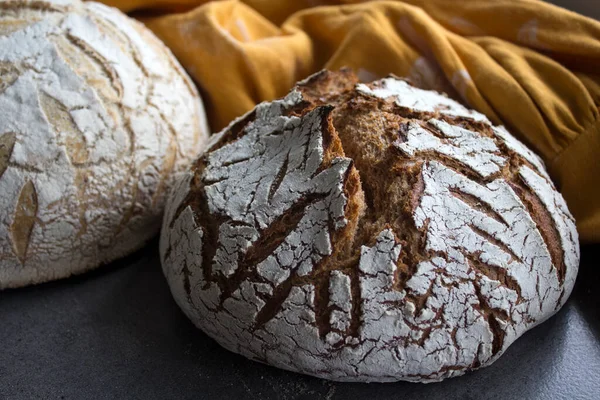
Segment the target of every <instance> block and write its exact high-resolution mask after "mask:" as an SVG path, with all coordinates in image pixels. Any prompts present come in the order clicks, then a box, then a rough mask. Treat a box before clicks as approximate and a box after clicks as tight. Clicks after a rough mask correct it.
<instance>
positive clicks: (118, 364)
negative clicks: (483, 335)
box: [0, 241, 600, 400]
mask: <svg viewBox="0 0 600 400" xmlns="http://www.w3.org/2000/svg"><path fill="white" fill-rule="evenodd" d="M157 247H158V245H157V242H156V241H154V242H152V243H150V245H149V246H148V247H147V248H146V249H145V250H142V251H140V252H138V253H136V254H134V255H133V256H130V257H128V258H126V259H124V260H121V261H120V262H118V263H113V264H111V265H109V266H106V267H104V268H101V269H100V270H99V271H96V272H92V273H90V274H86V275H83V276H80V277H74V278H70V279H67V280H63V281H59V282H54V283H49V284H43V285H39V286H35V287H30V288H25V289H18V290H8V291H4V292H0V344H1V345H2V350H1V351H0V399H38V398H39V399H98V398H110V399H122V398H127V399H170V398H176V399H220V398H224V399H344V400H351V399H365V398H372V399H399V398H402V399H410V398H418V399H444V400H449V399H463V400H464V399H569V400H570V399H590V400H591V399H600V289H599V288H600V267H599V264H600V246H588V247H584V248H583V250H582V262H581V267H580V273H579V276H578V278H577V283H576V286H575V289H574V291H573V294H572V295H571V297H570V299H569V300H568V302H567V303H566V305H565V306H564V307H563V309H562V310H560V311H559V312H558V313H557V314H556V315H555V316H554V317H552V318H551V319H549V320H548V321H547V322H545V323H543V324H542V325H540V326H538V327H536V328H534V329H533V330H532V331H530V332H528V333H526V334H525V335H524V336H523V337H522V338H520V339H518V340H517V341H516V342H515V343H514V344H513V345H512V346H511V347H510V348H509V349H508V350H507V352H506V353H505V354H504V355H503V356H502V357H501V358H500V359H499V360H498V361H497V362H496V363H495V364H493V365H492V366H490V367H488V368H484V369H481V370H479V371H475V372H471V373H469V374H467V375H465V376H462V377H459V378H454V379H450V380H446V381H444V382H442V383H434V384H427V385H424V384H415V383H405V382H399V383H386V384H348V383H334V382H328V381H324V380H320V379H317V378H312V377H307V376H303V375H299V374H295V373H291V372H286V371H281V370H277V369H275V368H272V367H268V366H266V365H262V364H259V363H256V362H253V361H249V360H246V359H245V358H243V357H241V356H238V355H236V354H233V353H230V352H229V351H227V350H224V349H222V348H221V347H220V346H219V345H217V344H216V343H215V342H214V341H213V340H212V339H210V338H209V337H207V336H206V335H205V334H203V333H202V332H201V331H199V330H197V329H196V328H195V327H194V326H193V325H192V323H191V322H189V321H188V320H187V318H186V317H185V316H184V315H183V313H182V312H181V311H180V310H179V308H178V307H177V305H176V304H175V302H174V301H173V299H172V297H171V295H170V293H169V289H168V286H167V283H166V281H165V279H164V278H163V276H162V272H161V270H160V264H159V259H158V254H157V250H156V249H157Z"/></svg>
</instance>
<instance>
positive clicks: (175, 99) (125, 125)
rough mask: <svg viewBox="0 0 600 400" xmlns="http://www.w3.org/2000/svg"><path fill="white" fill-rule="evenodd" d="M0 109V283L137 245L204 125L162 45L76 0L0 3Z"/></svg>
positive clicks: (13, 283) (80, 265)
mask: <svg viewBox="0 0 600 400" xmlns="http://www.w3.org/2000/svg"><path fill="white" fill-rule="evenodd" d="M0 115H1V117H0V210H1V211H0V218H1V221H0V289H2V288H7V287H19V286H24V285H27V284H32V283H40V282H45V281H49V280H53V279H58V278H63V277H67V276H69V275H71V274H76V273H81V272H84V271H86V270H89V269H92V268H94V267H96V266H98V265H100V264H103V263H107V262H110V261H112V260H114V259H116V258H118V257H121V256H124V255H126V254H128V253H130V252H132V251H134V250H136V249H138V248H139V247H141V246H142V245H143V244H144V243H145V242H146V241H147V240H148V239H150V238H151V237H152V236H153V235H155V234H156V232H157V231H158V228H159V227H160V220H161V215H162V211H163V207H164V203H165V197H166V196H165V193H166V188H168V187H170V186H171V185H172V183H173V177H174V173H176V172H178V171H183V170H184V168H185V167H186V166H187V165H188V164H189V162H190V161H191V160H192V159H193V158H194V157H195V156H196V155H197V154H198V152H199V151H201V150H202V148H203V147H204V145H205V142H206V138H207V136H208V127H207V126H206V122H205V117H204V108H203V105H202V102H201V100H200V98H199V96H198V93H197V91H196V89H195V88H194V86H193V84H192V83H191V81H190V80H189V78H188V77H187V76H186V75H185V72H184V71H183V70H182V68H181V67H180V66H179V64H178V63H177V61H176V60H175V58H174V57H173V55H172V54H171V53H170V52H169V50H167V49H166V47H164V45H162V43H160V42H159V40H158V39H157V38H156V37H154V36H153V35H152V34H151V33H150V32H149V31H148V30H147V29H145V28H144V27H143V26H142V25H141V24H139V23H137V22H135V21H133V20H131V19H129V18H128V17H126V16H125V15H123V14H122V13H120V12H119V11H117V10H116V9H112V8H109V7H106V6H103V5H101V4H98V3H92V2H88V3H82V2H79V1H75V0H72V1H71V0H69V1H16V0H15V1H13V0H9V1H2V2H0Z"/></svg>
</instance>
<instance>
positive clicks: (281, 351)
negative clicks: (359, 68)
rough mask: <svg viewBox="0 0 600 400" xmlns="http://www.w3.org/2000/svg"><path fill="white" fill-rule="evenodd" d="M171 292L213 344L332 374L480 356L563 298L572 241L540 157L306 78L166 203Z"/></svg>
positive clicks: (389, 91) (369, 88) (347, 82)
mask: <svg viewBox="0 0 600 400" xmlns="http://www.w3.org/2000/svg"><path fill="white" fill-rule="evenodd" d="M161 257H162V262H163V268H164V272H165V275H166V276H167V279H168V281H169V284H170V286H171V290H172V292H173V294H174V296H175V299H176V300H177V302H178V303H179V305H180V306H181V307H182V309H183V310H184V311H185V312H186V314H187V315H188V316H189V317H190V318H191V319H192V320H193V321H194V323H196V324H197V325H198V326H199V327H200V328H202V329H203V330H204V331H205V332H206V333H208V334H209V335H210V336H211V337H213V338H215V340H217V341H218V342H219V343H221V344H222V345H223V346H225V347H226V348H228V349H230V350H232V351H235V352H238V353H241V354H243V355H245V356H247V357H249V358H252V359H255V360H259V361H262V362H265V363H269V364H272V365H275V366H278V367H281V368H285V369H289V370H293V371H299V372H303V373H307V374H311V375H315V376H319V377H324V378H328V379H334V380H342V381H395V380H411V381H435V380H441V379H443V378H446V377H451V376H456V375H461V374H463V373H464V372H465V371H468V370H472V369H475V368H478V367H481V366H484V365H488V364H490V363H491V362H493V361H494V360H495V359H496V358H497V357H499V356H500V354H502V352H503V351H504V350H505V349H506V348H507V347H508V346H509V345H510V344H511V343H512V342H513V341H514V340H515V339H516V338H517V337H519V336H520V335H521V334H522V333H523V332H525V331H526V330H527V329H529V328H531V327H533V326H534V325H536V324H538V323H540V322H542V321H543V320H545V319H546V318H548V317H549V316H550V315H552V314H553V313H554V312H556V310H558V309H559V308H560V306H561V305H562V304H563V303H564V302H565V300H566V299H567V297H568V295H569V293H570V291H571V289H572V287H573V283H574V280H575V276H576V273H577V267H578V262H579V247H578V239H577V232H576V230H575V225H574V221H573V218H572V216H571V215H570V213H569V211H568V210H567V207H566V205H565V202H564V200H563V199H562V197H561V196H560V194H559V193H558V192H557V191H556V190H555V188H554V186H553V184H552V182H551V181H550V179H549V177H548V176H547V174H546V172H545V170H544V166H543V164H542V162H541V161H540V159H539V158H538V157H537V156H536V155H534V154H533V153H532V152H531V151H530V150H528V149H527V148H526V147H525V146H524V145H523V144H521V143H520V142H518V141H517V140H516V139H515V138H513V137H512V136H511V135H510V134H509V133H508V132H507V131H506V130H505V129H504V128H502V127H495V126H492V124H491V123H490V122H489V121H488V120H487V118H486V117H485V116H483V115H482V114H479V113H477V112H475V111H471V110H468V109H467V108H465V107H463V106H462V105H460V104H458V103H457V102H455V101H453V100H451V99H449V98H447V97H445V96H443V95H441V94H439V93H436V92H431V91H424V90H420V89H417V88H414V87H412V86H411V85H410V84H408V83H407V82H405V81H403V80H401V79H398V78H395V77H389V78H386V79H383V80H380V81H377V82H374V83H372V84H360V83H358V81H357V78H356V77H355V76H354V74H353V73H352V72H350V71H346V70H343V71H340V72H327V71H322V72H320V73H318V74H316V75H313V76H311V77H309V78H308V79H307V80H305V81H303V82H300V83H299V84H298V85H297V86H296V88H295V89H294V90H292V92H290V94H289V95H288V96H287V97H286V98H284V99H282V100H277V101H273V102H270V103H263V104H260V105H258V106H257V107H256V108H255V110H254V111H252V112H250V113H249V114H247V115H245V116H243V117H242V118H240V119H238V120H236V121H234V122H233V123H232V124H231V125H230V126H229V127H228V128H227V129H225V130H224V131H223V132H221V133H219V134H218V135H217V136H216V137H215V138H213V140H212V143H211V145H210V146H209V149H208V150H207V152H206V153H205V154H203V155H202V156H201V157H200V158H199V159H198V160H197V162H196V163H195V164H194V165H193V166H192V168H191V170H190V171H189V173H188V174H187V175H186V176H185V177H183V178H182V179H181V181H180V182H179V185H178V187H177V188H176V189H175V191H174V192H173V194H172V195H171V199H170V202H169V205H168V207H167V212H166V215H165V219H164V224H163V232H162V237H161Z"/></svg>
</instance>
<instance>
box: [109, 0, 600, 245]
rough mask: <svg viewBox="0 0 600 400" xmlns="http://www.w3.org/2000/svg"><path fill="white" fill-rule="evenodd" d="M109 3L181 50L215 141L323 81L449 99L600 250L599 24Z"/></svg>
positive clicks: (556, 15)
mask: <svg viewBox="0 0 600 400" xmlns="http://www.w3.org/2000/svg"><path fill="white" fill-rule="evenodd" d="M105 3H108V4H111V5H115V6H118V7H120V8H121V9H122V10H124V11H126V12H133V15H134V16H136V17H138V18H140V19H141V20H142V21H143V22H145V23H146V24H147V25H148V26H149V27H150V29H152V30H153V31H154V32H155V33H156V34H157V35H158V36H159V37H160V38H161V39H162V40H163V41H164V42H165V43H166V44H167V46H169V47H170V48H171V50H172V51H173V53H175V55H176V56H177V57H178V58H179V60H180V61H181V63H182V64H183V65H184V67H185V68H186V69H187V70H188V72H189V73H190V74H191V75H192V77H193V78H194V79H195V80H196V82H197V83H198V85H199V87H200V89H201V92H202V94H203V97H204V100H205V103H206V104H207V109H208V113H209V120H210V122H211V126H212V129H213V130H214V131H217V130H220V129H221V128H223V127H224V126H225V125H227V124H228V123H229V121H231V120H232V119H233V118H235V117H237V116H239V115H241V114H243V113H244V112H246V111H248V110H249V109H251V108H252V107H253V106H254V105H255V104H256V103H258V102H261V101H263V100H270V99H274V98H276V97H279V96H282V95H284V94H285V93H286V92H287V91H288V90H289V89H290V87H291V86H292V85H293V84H294V82H296V81H297V80H299V79H302V78H304V77H306V76H307V75H309V74H311V73H313V72H316V71H318V70H320V69H322V68H330V69H337V68H340V67H342V66H349V67H352V68H354V69H355V70H356V71H357V72H358V73H359V76H360V77H361V79H363V80H372V79H374V78H379V77H383V76H385V75H387V74H389V73H394V74H396V75H399V76H407V77H409V78H410V79H412V80H413V81H414V82H416V83H417V84H418V85H420V86H422V87H425V88H432V89H438V90H441V91H445V92H446V93H448V94H449V95H450V96H451V97H454V98H456V99H458V100H460V101H462V102H463V103H466V104H468V105H470V106H471V107H473V108H475V109H477V110H479V111H481V112H483V113H485V114H486V115H487V116H488V117H489V118H490V119H491V120H492V121H494V122H495V123H502V124H504V125H506V126H507V128H508V129H509V130H510V131H511V132H513V133H514V134H515V135H516V136H518V137H519V138H520V139H521V140H523V141H524V142H525V143H527V144H528V145H529V146H530V147H532V148H534V149H535V150H536V151H537V152H538V154H540V155H541V156H542V158H543V159H544V161H545V162H546V165H547V167H548V169H549V171H550V174H551V176H552V177H553V179H554V181H555V183H556V184H557V186H558V188H559V189H560V190H561V192H562V193H563V195H564V196H565V198H566V200H567V203H568V205H569V208H570V210H571V211H572V212H573V214H574V215H575V217H576V219H577V227H578V230H579V233H580V236H581V239H582V240H583V241H587V242H600V159H599V158H600V123H599V109H598V106H599V104H600V22H597V21H594V20H592V19H589V18H585V17H583V16H581V15H578V14H575V13H572V12H569V11H566V10H564V9H561V8H558V7H555V6H551V5H549V4H547V3H543V2H540V1H532V0H520V1H515V0H478V1H466V0H461V1H452V2H449V1H447V0H406V1H373V2H368V3H363V4H346V5H328V6H322V7H315V6H317V5H323V4H324V3H329V4H332V3H333V2H332V1H330V2H327V1H318V0H287V1H286V0H245V1H244V2H241V1H233V0H229V1H214V2H207V1H201V0H176V1H168V0H124V1H122V0H119V1H117V0H107V1H105ZM345 3H349V2H348V1H345Z"/></svg>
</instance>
